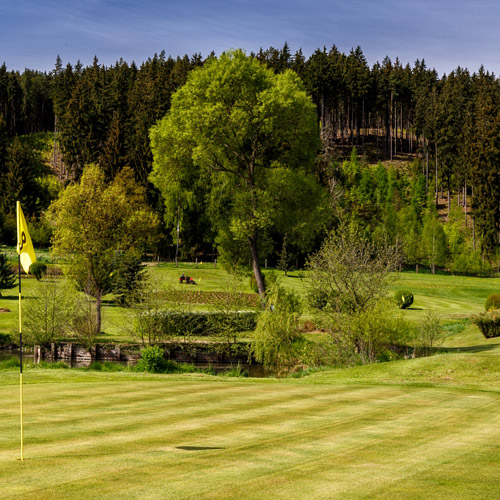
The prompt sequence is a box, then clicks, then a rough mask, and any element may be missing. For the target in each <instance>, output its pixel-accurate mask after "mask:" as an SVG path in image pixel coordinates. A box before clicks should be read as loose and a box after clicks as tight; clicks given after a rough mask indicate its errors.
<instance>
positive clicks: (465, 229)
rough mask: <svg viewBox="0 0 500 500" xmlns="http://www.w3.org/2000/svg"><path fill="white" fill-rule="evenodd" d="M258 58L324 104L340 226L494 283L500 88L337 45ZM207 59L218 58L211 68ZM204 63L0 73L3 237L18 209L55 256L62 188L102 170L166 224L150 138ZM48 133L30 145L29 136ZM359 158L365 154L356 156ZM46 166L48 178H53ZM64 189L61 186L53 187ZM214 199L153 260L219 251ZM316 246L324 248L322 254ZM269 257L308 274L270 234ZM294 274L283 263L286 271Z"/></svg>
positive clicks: (326, 182) (325, 148)
mask: <svg viewBox="0 0 500 500" xmlns="http://www.w3.org/2000/svg"><path fill="white" fill-rule="evenodd" d="M253 56H254V57H255V58H256V59H258V60H259V61H262V62H264V63H265V64H267V66H268V67H270V68H271V69H273V70H274V71H275V72H283V71H285V70H286V69H292V70H294V71H295V72H296V73H297V74H298V75H299V76H300V78H301V79H302V81H303V82H304V84H305V86H306V89H307V91H308V93H309V94H310V96H311V98H312V100H313V102H314V104H315V105H316V109H317V114H318V122H319V124H320V132H319V133H320V137H321V140H322V150H321V151H318V157H317V162H316V167H315V172H316V177H317V180H318V182H319V183H320V184H321V185H322V186H323V187H324V188H325V190H327V191H328V192H329V195H330V212H331V216H329V217H328V218H327V220H325V221H321V224H323V225H324V227H325V231H326V230H327V229H328V228H329V227H332V226H333V225H335V223H336V221H337V220H338V219H339V218H343V219H346V218H347V219H349V220H351V221H353V222H355V223H357V224H360V225H361V226H362V227H364V228H365V229H366V232H367V234H370V236H371V237H372V238H375V239H380V240H381V241H382V240H383V241H385V242H390V243H391V244H394V245H397V246H398V247H399V248H400V249H401V252H402V255H404V263H405V264H406V265H416V264H421V265H425V266H429V267H430V268H431V269H433V270H434V269H435V268H436V267H447V268H450V269H453V270H455V271H457V272H479V273H487V272H489V270H491V269H492V266H493V267H494V266H495V265H496V259H497V251H498V245H499V230H500V189H499V187H500V178H499V173H498V163H499V161H500V134H499V132H500V109H499V105H500V82H499V81H498V80H497V78H496V77H495V76H494V75H493V74H490V73H489V72H487V71H486V70H485V69H483V68H480V69H479V70H478V71H477V72H475V73H470V72H469V71H468V70H467V69H462V68H457V69H456V70H455V71H453V72H451V73H450V74H448V75H441V76H440V75H438V74H437V72H436V71H435V70H433V69H429V68H427V67H426V65H425V62H424V61H423V60H421V61H418V60H417V61H416V62H415V63H414V65H413V67H411V66H410V65H406V66H403V65H402V64H401V63H400V62H399V60H398V59H396V60H395V61H391V60H390V59H389V58H386V59H384V60H383V61H382V62H380V63H376V64H375V65H373V66H372V67H369V65H368V63H367V61H366V59H365V57H364V55H363V52H362V50H361V49H360V48H359V47H358V48H356V49H353V50H352V51H351V52H350V53H349V54H344V53H342V52H341V51H339V50H338V49H337V48H336V47H335V46H333V47H332V48H331V49H326V48H324V49H318V50H316V52H314V53H313V54H312V55H311V56H310V57H307V58H306V57H305V56H304V55H303V54H302V52H301V50H299V51H297V52H296V53H295V54H292V53H291V52H290V49H289V47H288V45H287V44H285V45H284V47H283V48H282V49H274V48H270V49H267V50H261V51H260V52H259V53H257V54H253ZM209 57H214V56H213V55H211V56H209ZM204 62H205V61H204V60H203V59H202V57H201V56H200V55H196V54H195V55H194V56H192V57H188V56H184V57H177V58H173V57H170V56H169V57H166V55H165V53H163V52H162V53H161V54H159V55H154V56H153V57H152V58H150V59H148V60H147V61H145V62H144V63H142V64H141V65H140V66H137V65H136V64H134V63H133V62H132V63H127V62H125V61H123V60H120V61H118V62H117V63H116V64H115V65H114V66H110V67H105V66H103V65H101V64H99V61H98V60H97V58H96V59H95V60H94V63H93V64H92V65H91V66H88V67H83V66H82V64H80V63H79V62H77V63H76V64H74V65H71V64H69V63H68V64H66V65H64V64H63V62H62V61H61V60H60V59H59V58H58V59H57V61H56V64H55V68H54V70H53V71H52V72H50V73H41V72H38V71H36V70H31V69H30V70H28V69H26V70H25V71H24V72H23V73H19V72H16V71H9V70H8V68H6V66H5V64H4V65H3V66H2V67H1V68H0V175H1V178H2V182H1V183H0V231H1V234H0V237H1V240H2V242H6V243H12V238H13V216H14V206H15V205H14V203H13V200H15V199H21V201H22V202H23V206H24V207H25V211H26V213H27V214H29V216H30V217H32V218H33V221H34V225H35V227H36V228H37V229H36V230H35V239H38V240H39V242H40V243H42V244H47V243H48V239H49V237H50V228H48V227H46V225H44V222H43V212H44V210H45V209H46V208H47V207H48V205H49V204H50V201H51V200H52V199H54V197H56V196H57V193H58V191H59V189H60V187H59V186H63V185H64V184H65V183H68V182H71V180H73V179H79V178H80V176H81V173H82V171H83V168H84V166H85V165H88V164H90V163H95V164H98V165H99V166H100V168H101V169H102V170H103V172H104V173H105V176H106V179H107V180H108V181H111V180H112V179H113V178H114V177H115V175H116V174H117V173H118V172H119V171H120V170H121V169H122V168H123V167H124V166H129V167H131V168H132V170H133V172H134V174H135V177H136V180H137V181H138V182H140V183H141V184H142V185H143V186H144V187H146V189H147V195H148V201H149V204H150V205H151V207H152V208H153V209H154V210H155V211H156V212H157V213H158V214H159V215H160V218H162V219H163V211H164V207H163V201H162V199H161V196H160V194H159V193H158V191H157V190H156V189H155V188H154V187H153V186H152V184H151V183H150V182H149V180H148V176H149V174H150V172H151V169H152V161H153V157H152V153H151V149H150V137H149V132H150V129H151V127H152V126H153V125H154V124H155V123H156V122H157V121H158V120H159V119H160V118H161V117H163V116H164V115H165V113H166V112H167V111H168V110H169V108H170V102H171V96H172V94H173V93H174V92H175V91H176V90H177V89H178V88H179V87H181V86H182V85H183V84H184V83H185V82H186V79H187V76H188V74H189V72H190V71H191V70H193V69H194V68H197V67H200V66H203V64H204ZM41 132H45V133H48V132H50V133H51V134H52V133H53V135H51V134H45V135H42V136H39V135H38V136H37V138H38V139H36V140H35V139H34V138H33V137H31V138H30V137H26V136H27V135H29V134H39V133H41ZM354 148H355V149H354ZM47 166H49V167H50V168H51V173H50V175H49V173H48V171H47ZM56 176H57V178H58V179H59V180H60V183H57V182H55V180H54V179H55V178H56ZM203 197H204V193H203V192H199V193H198V194H197V202H196V203H194V204H192V205H191V206H190V208H189V211H188V214H187V216H185V217H184V218H183V225H182V228H181V227H179V226H178V225H176V224H172V225H168V224H166V223H165V224H164V226H163V227H162V228H161V229H160V231H161V233H162V238H160V239H157V240H156V241H157V242H158V244H157V247H156V248H152V249H151V251H152V252H154V253H157V254H161V255H163V256H165V257H167V258H168V257H172V255H173V253H174V248H175V246H176V238H177V234H180V251H181V253H182V255H183V256H184V258H193V257H194V256H195V255H197V254H198V255H202V254H205V255H207V254H210V255H213V254H214V253H215V251H216V249H215V243H214V238H213V235H212V229H213V224H212V223H211V220H210V215H209V214H208V213H207V212H206V210H205V204H204V200H203ZM317 243H318V244H319V241H318V242H317ZM263 253H264V255H263V257H264V258H269V261H270V262H271V263H273V264H276V263H278V261H279V260H280V256H281V257H283V255H284V256H285V260H290V261H291V262H296V261H297V260H298V262H299V263H303V262H304V258H305V256H306V254H305V253H304V252H303V251H302V250H299V249H298V248H294V242H293V241H291V240H290V239H287V237H286V235H285V234H270V235H269V244H268V245H267V246H266V248H265V249H264V250H263ZM281 260H282V262H283V258H282V259H281Z"/></svg>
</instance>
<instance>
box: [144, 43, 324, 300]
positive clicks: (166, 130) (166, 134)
mask: <svg viewBox="0 0 500 500" xmlns="http://www.w3.org/2000/svg"><path fill="white" fill-rule="evenodd" d="M318 146H319V139H318V126H317V119H316V115H315V112H314V105H313V103H312V102H311V100H310V98H309V97H308V96H307V94H306V92H305V90H304V87H303V85H302V83H301V81H300V79H299V78H298V76H297V75H296V74H295V73H294V72H293V71H291V70H287V71H284V72H283V73H280V74H274V73H273V72H272V71H271V70H270V69H268V68H266V67H265V66H264V65H263V64H262V63H260V62H259V61H258V60H256V59H254V58H251V57H248V56H246V55H245V53H244V52H243V51H241V50H237V51H231V52H226V53H224V54H223V55H221V56H220V57H219V58H218V59H211V60H209V61H208V62H207V63H206V64H205V65H204V67H203V68H201V69H197V70H194V71H193V72H192V73H190V75H189V77H188V80H187V83H186V84H185V85H184V86H183V87H182V88H180V89H179V90H178V91H177V92H176V93H175V94H174V95H173V97H172V106H171V109H170V111H169V112H168V113H167V115H166V116H165V117H164V118H163V119H162V120H161V121H160V122H159V123H158V124H157V125H156V126H155V127H154V128H153V129H152V131H151V147H152V151H153V157H154V164H153V176H152V180H153V182H154V183H155V184H156V186H157V187H158V188H159V189H160V191H161V192H162V194H163V196H164V197H165V199H166V200H167V205H172V200H174V201H175V202H176V200H179V203H188V202H189V198H190V195H189V193H192V192H193V190H194V188H193V186H195V185H199V183H200V182H201V183H202V184H203V185H204V187H205V191H206V199H207V201H208V206H209V210H210V211H211V213H212V222H213V224H214V227H215V228H216V230H217V233H218V235H219V240H218V241H219V243H222V245H221V246H222V248H223V249H225V250H227V248H228V246H232V247H233V248H235V249H237V251H241V246H239V245H238V242H239V243H240V244H241V243H243V242H244V243H245V245H246V246H247V248H248V250H249V252H250V256H251V262H252V268H253V271H254V274H255V278H256V281H257V286H258V290H259V293H260V294H261V295H263V294H264V293H265V289H264V280H263V278H262V273H261V269H260V264H259V245H260V244H261V243H262V241H263V240H265V238H266V235H267V234H269V231H270V230H271V229H272V228H273V226H274V227H275V226H276V225H278V224H280V225H281V230H282V231H283V232H288V234H292V231H291V229H292V227H293V228H297V227H298V226H302V227H303V228H305V229H307V231H306V233H308V234H309V235H310V234H311V229H313V228H316V227H317V224H313V223H312V220H313V219H312V217H314V216H315V215H317V214H316V212H315V210H314V209H313V208H314V206H316V204H317V201H318V200H320V199H321V195H320V194H319V193H318V189H317V188H316V187H315V182H314V181H313V180H312V179H311V177H310V176H309V174H308V172H309V171H310V170H311V167H312V164H313V161H314V158H315V153H316V151H317V150H318ZM291 188H293V189H291ZM304 208H306V209H304ZM306 221H309V222H310V223H309V224H306V223H305V222H306ZM287 226H288V227H287ZM306 239H307V238H306ZM231 241H232V242H233V243H236V244H235V245H230V242H231ZM224 247H225V248H224Z"/></svg>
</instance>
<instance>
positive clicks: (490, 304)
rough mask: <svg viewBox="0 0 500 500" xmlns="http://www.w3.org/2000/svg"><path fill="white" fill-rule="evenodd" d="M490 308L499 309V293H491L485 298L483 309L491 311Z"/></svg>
mask: <svg viewBox="0 0 500 500" xmlns="http://www.w3.org/2000/svg"><path fill="white" fill-rule="evenodd" d="M492 309H500V293H492V294H491V295H488V297H487V298H486V303H485V304H484V310H485V311H491V310H492Z"/></svg>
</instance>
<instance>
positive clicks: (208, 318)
mask: <svg viewBox="0 0 500 500" xmlns="http://www.w3.org/2000/svg"><path fill="white" fill-rule="evenodd" d="M257 316H258V313H257V312H255V311H238V312H234V313H223V312H212V311H208V312H203V311H198V312H194V311H190V312H175V311H162V312H159V313H158V314H157V316H156V318H154V321H157V322H158V323H159V324H158V327H159V328H158V329H159V330H161V332H162V335H163V336H165V337H169V336H172V337H179V336H190V335H194V336H208V335H217V334H220V333H224V332H226V333H227V332H246V331H253V330H255V327H256V325H257ZM145 321H149V322H151V317H148V318H145Z"/></svg>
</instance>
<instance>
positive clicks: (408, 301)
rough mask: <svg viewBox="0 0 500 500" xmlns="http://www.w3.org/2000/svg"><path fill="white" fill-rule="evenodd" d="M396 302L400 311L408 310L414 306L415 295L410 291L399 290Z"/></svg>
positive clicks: (395, 295) (395, 298)
mask: <svg viewBox="0 0 500 500" xmlns="http://www.w3.org/2000/svg"><path fill="white" fill-rule="evenodd" d="M394 300H395V301H396V304H397V305H398V307H399V308H400V309H408V307H410V306H411V305H412V304H413V294H412V293H411V292H409V291H408V290H398V291H397V292H396V293H395V294H394Z"/></svg>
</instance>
